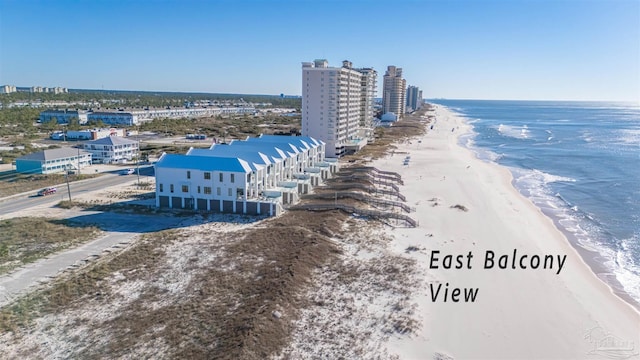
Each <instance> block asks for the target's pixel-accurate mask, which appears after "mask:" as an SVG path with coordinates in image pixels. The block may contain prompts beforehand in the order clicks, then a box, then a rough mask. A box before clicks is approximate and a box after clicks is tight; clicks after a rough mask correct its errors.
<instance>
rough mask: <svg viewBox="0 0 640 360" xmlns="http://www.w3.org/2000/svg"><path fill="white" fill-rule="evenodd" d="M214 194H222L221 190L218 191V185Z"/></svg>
mask: <svg viewBox="0 0 640 360" xmlns="http://www.w3.org/2000/svg"><path fill="white" fill-rule="evenodd" d="M216 194H217V195H218V196H220V195H221V194H222V192H221V191H220V187H218V188H217V189H216Z"/></svg>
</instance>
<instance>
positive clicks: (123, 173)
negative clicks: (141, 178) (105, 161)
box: [120, 168, 136, 175]
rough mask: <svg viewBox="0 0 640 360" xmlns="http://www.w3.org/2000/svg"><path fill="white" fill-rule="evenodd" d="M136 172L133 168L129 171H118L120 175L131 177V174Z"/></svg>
mask: <svg viewBox="0 0 640 360" xmlns="http://www.w3.org/2000/svg"><path fill="white" fill-rule="evenodd" d="M135 172H136V170H135V169H133V168H129V169H124V170H122V171H120V175H131V174H133V173H135Z"/></svg>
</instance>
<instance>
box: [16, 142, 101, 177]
mask: <svg viewBox="0 0 640 360" xmlns="http://www.w3.org/2000/svg"><path fill="white" fill-rule="evenodd" d="M89 165H91V154H90V153H88V152H86V151H83V150H80V149H73V148H58V149H47V150H43V151H39V152H36V153H32V154H28V155H25V156H22V157H19V158H17V159H16V171H17V172H18V173H21V174H54V173H60V172H65V171H79V170H80V169H82V168H84V167H86V166H89Z"/></svg>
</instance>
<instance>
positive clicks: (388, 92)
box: [382, 65, 407, 119]
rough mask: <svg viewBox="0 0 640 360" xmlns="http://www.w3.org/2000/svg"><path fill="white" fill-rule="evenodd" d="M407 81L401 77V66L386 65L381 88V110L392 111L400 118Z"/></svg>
mask: <svg viewBox="0 0 640 360" xmlns="http://www.w3.org/2000/svg"><path fill="white" fill-rule="evenodd" d="M406 89H407V81H406V80H405V79H403V78H402V68H397V67H395V66H393V65H390V66H388V67H387V72H386V73H385V74H384V83H383V89H382V112H383V113H384V114H386V113H389V112H392V113H394V114H396V115H397V116H398V119H400V118H401V117H402V116H403V114H404V109H405V102H406Z"/></svg>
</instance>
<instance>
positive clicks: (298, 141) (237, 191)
mask: <svg viewBox="0 0 640 360" xmlns="http://www.w3.org/2000/svg"><path fill="white" fill-rule="evenodd" d="M324 145H325V144H324V143H322V142H320V141H318V140H316V139H313V138H311V137H306V136H276V135H262V136H260V137H258V138H248V139H246V140H234V141H232V142H231V143H230V144H228V145H227V144H224V145H220V144H214V145H212V146H211V148H209V149H194V148H192V149H190V150H189V151H188V152H187V153H186V154H185V155H181V154H163V155H162V156H161V157H160V159H159V160H158V162H157V163H156V164H155V174H156V206H158V207H161V208H175V209H191V210H198V211H207V212H215V213H237V214H254V215H255V214H268V215H276V214H278V213H279V212H280V211H282V206H283V204H290V203H294V202H296V201H297V199H298V194H300V193H306V192H309V191H310V190H311V187H312V186H314V185H318V184H319V183H320V182H321V181H322V179H326V178H328V177H329V176H330V174H331V172H335V171H336V166H337V165H336V163H335V162H331V161H329V162H328V161H325V158H324V152H325V149H324Z"/></svg>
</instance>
